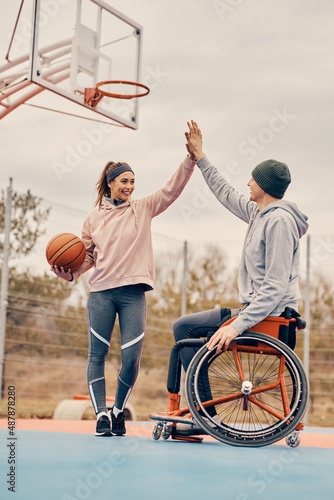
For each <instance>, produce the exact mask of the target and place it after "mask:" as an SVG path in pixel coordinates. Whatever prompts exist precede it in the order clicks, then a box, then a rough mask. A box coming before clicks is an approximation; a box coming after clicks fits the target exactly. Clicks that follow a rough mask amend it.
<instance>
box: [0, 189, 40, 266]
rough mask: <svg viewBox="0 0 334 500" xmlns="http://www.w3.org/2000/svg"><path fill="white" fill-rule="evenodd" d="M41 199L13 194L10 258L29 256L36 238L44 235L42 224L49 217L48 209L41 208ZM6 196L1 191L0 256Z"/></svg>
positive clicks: (30, 195)
mask: <svg viewBox="0 0 334 500" xmlns="http://www.w3.org/2000/svg"><path fill="white" fill-rule="evenodd" d="M41 202H42V198H39V197H38V196H35V195H33V194H31V192H30V191H29V190H28V191H27V192H26V193H25V194H19V193H17V192H14V193H13V199H12V217H11V229H10V256H11V258H12V259H13V258H15V257H16V258H18V257H22V256H24V255H27V254H29V253H30V252H31V251H32V250H33V248H34V246H35V244H36V242H37V240H38V238H39V237H40V236H41V235H42V234H44V232H45V229H44V227H43V223H44V222H45V221H46V219H47V218H48V216H49V213H50V208H45V209H44V208H42V207H41ZM5 212H6V195H5V193H4V192H3V191H2V193H1V199H0V234H1V237H0V255H2V252H3V238H4V225H5V215H6V213H5Z"/></svg>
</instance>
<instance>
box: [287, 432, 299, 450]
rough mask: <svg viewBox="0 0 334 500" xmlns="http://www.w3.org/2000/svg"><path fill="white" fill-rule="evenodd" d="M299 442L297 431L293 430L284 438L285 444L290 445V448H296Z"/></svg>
mask: <svg viewBox="0 0 334 500" xmlns="http://www.w3.org/2000/svg"><path fill="white" fill-rule="evenodd" d="M299 443H300V437H299V436H298V433H297V432H293V433H292V434H290V435H289V436H288V437H287V438H286V444H287V445H288V446H290V448H297V446H299Z"/></svg>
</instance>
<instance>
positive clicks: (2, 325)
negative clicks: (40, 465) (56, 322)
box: [0, 178, 12, 408]
mask: <svg viewBox="0 0 334 500" xmlns="http://www.w3.org/2000/svg"><path fill="white" fill-rule="evenodd" d="M11 215H12V179H11V178H10V179H9V186H8V188H7V199H6V215H5V227H4V241H3V251H2V270H1V297H0V408H1V399H2V392H3V387H2V385H3V374H4V368H5V364H4V361H5V338H6V314H7V294H8V265H9V251H10V240H9V235H10V223H11Z"/></svg>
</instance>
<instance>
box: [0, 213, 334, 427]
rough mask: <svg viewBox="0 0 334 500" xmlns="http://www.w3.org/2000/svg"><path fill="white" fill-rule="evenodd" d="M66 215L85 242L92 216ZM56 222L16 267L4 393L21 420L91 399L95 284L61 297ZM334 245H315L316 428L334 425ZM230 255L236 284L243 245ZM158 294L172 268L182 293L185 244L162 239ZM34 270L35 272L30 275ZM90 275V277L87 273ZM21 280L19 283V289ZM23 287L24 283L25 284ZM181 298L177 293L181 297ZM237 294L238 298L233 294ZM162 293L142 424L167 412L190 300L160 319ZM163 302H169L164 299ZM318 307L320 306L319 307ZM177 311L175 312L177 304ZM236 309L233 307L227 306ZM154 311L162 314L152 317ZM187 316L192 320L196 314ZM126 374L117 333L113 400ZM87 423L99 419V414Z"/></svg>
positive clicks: (152, 307)
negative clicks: (10, 391)
mask: <svg viewBox="0 0 334 500" xmlns="http://www.w3.org/2000/svg"><path fill="white" fill-rule="evenodd" d="M53 210H54V211H55V210H58V211H63V212H64V213H66V221H67V222H66V228H67V230H68V231H72V232H74V233H76V234H78V235H80V231H81V225H82V220H83V217H84V215H85V214H83V213H81V212H80V211H69V210H68V208H67V207H62V206H58V207H54V209H53ZM57 220H58V219H57V217H56V216H55V215H52V213H51V217H50V220H49V221H48V232H47V234H45V235H44V236H43V238H41V241H40V242H39V244H38V246H37V247H36V250H35V251H34V252H33V253H32V254H31V255H30V256H29V257H26V258H25V259H21V260H19V261H17V262H15V261H13V262H12V263H11V265H12V266H14V267H15V273H17V274H18V275H19V278H17V277H16V278H15V273H14V274H12V275H11V276H12V278H11V280H10V283H9V292H8V306H7V326H6V342H5V368H4V379H3V387H7V386H9V385H14V386H15V387H16V395H17V411H18V415H21V416H26V417H32V416H38V417H51V416H52V415H53V412H54V410H55V408H56V406H57V404H58V403H59V402H60V401H62V400H63V399H68V398H72V397H73V396H74V395H75V394H88V391H87V384H86V358H87V322H86V311H85V302H86V299H87V295H88V289H89V287H88V277H87V275H84V276H82V277H81V278H80V280H78V282H76V283H75V286H74V287H73V285H72V284H69V283H64V282H62V287H63V288H62V291H61V294H60V293H59V290H58V292H57V291H52V290H53V286H54V285H53V283H52V280H56V281H60V280H57V278H53V277H49V278H46V277H45V275H44V274H43V273H45V272H47V274H49V276H50V274H51V273H48V271H47V270H48V265H47V263H46V260H45V259H44V255H43V253H44V248H45V245H46V242H47V241H48V240H49V239H50V238H51V237H52V236H53V235H54V234H56V233H59V232H61V231H62V230H63V228H62V227H60V226H59V223H58V222H57ZM333 242H334V237H327V236H326V237H321V236H319V237H312V240H311V253H310V267H311V288H312V290H311V298H312V301H311V324H310V353H309V354H310V374H309V379H310V389H311V399H310V407H309V419H308V423H309V424H315V425H324V426H333V425H334V410H333V408H334V405H333V403H334V363H333V361H334V307H333V306H334V303H333V302H334V293H333V287H332V285H331V283H332V282H333V280H331V278H330V277H331V276H333V271H334V258H333V257H334V244H333ZM214 244H215V245H217V247H219V248H222V250H223V251H224V249H232V250H233V251H230V253H228V252H226V251H225V265H226V267H227V268H228V269H229V270H230V276H232V275H233V274H234V275H235V272H236V269H237V265H238V260H239V254H240V251H241V246H242V241H234V240H232V239H231V240H230V241H228V240H227V239H225V240H224V242H222V241H219V240H217V241H215V242H214ZM154 246H155V253H156V268H157V289H158V290H159V286H160V282H161V281H163V280H166V274H168V273H170V269H171V268H170V266H169V267H168V266H165V263H166V255H167V258H168V261H169V264H170V263H172V268H173V273H174V275H175V276H176V277H177V278H178V279H176V280H175V281H174V288H175V286H177V287H179V288H180V289H182V276H183V266H184V242H182V241H176V240H173V239H171V238H166V237H164V236H162V235H158V234H154ZM204 249H205V244H204V243H194V242H190V243H188V251H189V254H191V255H194V254H196V253H198V252H199V253H200V252H201V250H204ZM306 267H307V262H306V245H305V242H304V241H303V240H302V271H301V285H302V286H301V288H302V300H301V311H302V312H303V309H304V306H305V303H304V302H305V301H304V295H305V275H306ZM28 269H29V271H28ZM87 274H88V273H87ZM15 280H16V282H15ZM17 280H18V281H17ZM174 291H175V290H174ZM233 293H234V292H233ZM158 296H159V293H158V292H156V291H153V292H150V293H149V294H147V299H148V319H147V328H146V336H145V343H144V350H143V356H142V360H141V370H140V374H139V377H138V381H137V383H136V385H135V388H134V390H133V393H132V395H131V399H130V401H131V404H132V405H133V406H134V407H135V410H136V414H137V418H139V419H147V418H148V413H149V412H152V411H165V410H166V407H167V390H166V379H167V369H168V363H169V355H170V349H171V347H172V345H173V335H172V325H173V322H174V321H175V320H176V319H177V318H178V317H179V316H180V314H181V300H182V293H181V292H180V293H178V294H177V293H175V300H178V301H179V303H178V304H176V306H175V307H174V309H173V311H171V312H166V309H164V313H159V305H157V300H158ZM160 299H161V297H160ZM314 304H315V306H314ZM174 305H175V304H174ZM222 306H229V304H222ZM152 311H154V313H153V312H152ZM187 312H192V311H191V310H188V311H187ZM303 350H304V343H303V333H302V332H301V333H299V334H298V339H297V346H296V352H297V354H298V355H299V357H300V359H301V360H303V357H304V352H303ZM119 367H120V335H119V328H118V326H117V325H116V328H115V331H114V333H113V337H112V341H111V347H110V352H109V356H108V361H107V365H106V381H107V394H108V395H109V396H113V395H114V393H115V386H116V380H117V374H118V370H119ZM85 415H86V416H87V417H88V418H90V417H93V413H92V411H91V410H88V411H87V412H86V413H85Z"/></svg>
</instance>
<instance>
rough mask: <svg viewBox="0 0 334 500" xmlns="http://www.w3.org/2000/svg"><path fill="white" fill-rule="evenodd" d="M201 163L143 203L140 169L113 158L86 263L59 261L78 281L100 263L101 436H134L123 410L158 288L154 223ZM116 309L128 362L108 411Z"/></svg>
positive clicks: (97, 358) (93, 334)
mask: <svg viewBox="0 0 334 500" xmlns="http://www.w3.org/2000/svg"><path fill="white" fill-rule="evenodd" d="M189 156H191V155H189ZM194 166H195V162H193V161H192V160H191V159H190V157H188V158H186V159H185V160H184V161H183V162H182V163H181V165H180V166H179V168H178V169H177V171H176V172H175V173H174V175H173V176H172V178H171V179H170V180H169V182H167V184H166V185H165V186H164V187H163V188H161V189H159V190H158V191H157V192H155V193H154V194H151V195H150V196H147V197H144V198H141V199H137V200H136V199H132V193H133V191H134V188H135V174H134V172H133V170H132V168H131V167H130V166H129V165H128V164H127V163H122V162H119V163H114V162H109V163H107V165H106V166H105V168H104V170H103V172H102V174H101V176H100V179H99V181H98V183H97V200H96V203H95V208H94V209H93V210H92V211H91V212H90V213H89V215H88V217H87V218H86V220H85V222H84V225H83V230H82V240H83V242H84V244H85V247H86V258H85V261H84V262H83V264H82V266H81V267H80V268H79V269H78V270H77V271H74V272H73V273H72V272H71V270H68V271H67V272H64V269H63V268H60V269H57V267H56V266H55V267H54V268H53V269H52V270H53V271H54V272H55V273H56V274H57V276H59V277H61V278H63V279H65V280H67V281H73V280H75V279H78V278H79V276H80V275H81V274H83V273H85V272H86V271H88V270H89V269H91V268H92V267H94V271H93V273H92V275H91V277H90V280H89V283H90V295H89V299H88V303H87V317H88V337H89V354H88V365H87V380H88V387H89V393H90V397H91V401H92V404H93V407H94V410H95V413H96V415H97V424H96V434H95V435H96V436H110V435H112V434H116V435H122V434H125V433H126V430H125V425H124V412H123V410H124V407H125V404H126V402H127V400H128V398H129V395H130V393H131V390H132V388H133V385H134V383H135V381H136V378H137V375H138V370H139V362H140V357H141V352H142V347H143V341H144V332H145V323H146V298H145V292H146V291H148V290H152V289H153V287H154V262H153V249H152V236H151V220H152V219H153V217H156V216H157V215H159V214H160V213H162V212H163V211H164V210H166V209H167V208H168V207H169V206H170V205H171V204H172V203H173V202H174V201H175V200H176V199H177V198H178V196H179V195H180V194H181V192H182V191H183V189H184V187H185V185H186V184H187V182H188V181H189V179H190V176H191V174H192V173H193V170H194ZM116 314H118V317H119V324H120V331H121V359H122V366H121V370H120V372H119V376H118V381H117V389H116V395H115V404H114V406H113V408H112V410H111V411H110V412H109V413H108V414H107V408H106V389H105V374H104V371H105V360H106V357H107V354H108V350H109V346H110V339H111V334H112V330H113V328H114V324H115V319H116ZM110 421H111V426H110Z"/></svg>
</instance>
